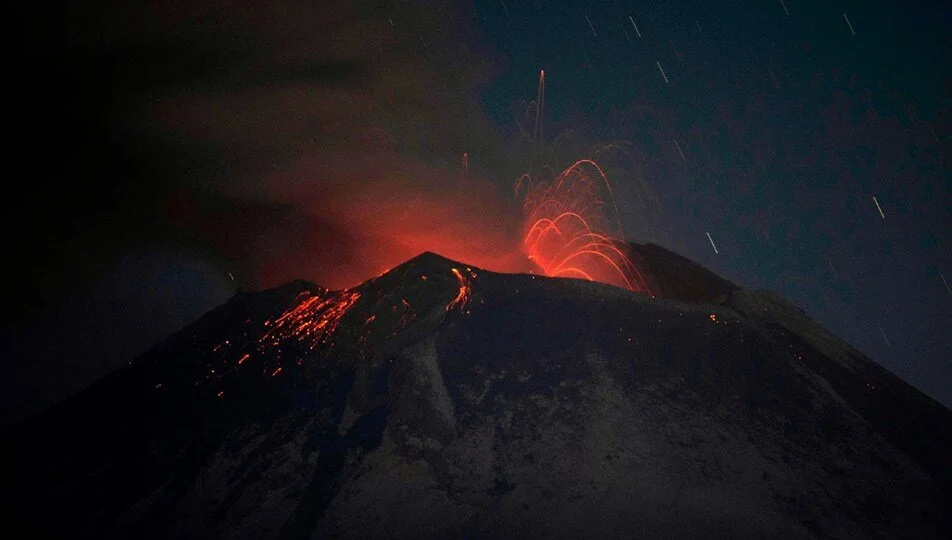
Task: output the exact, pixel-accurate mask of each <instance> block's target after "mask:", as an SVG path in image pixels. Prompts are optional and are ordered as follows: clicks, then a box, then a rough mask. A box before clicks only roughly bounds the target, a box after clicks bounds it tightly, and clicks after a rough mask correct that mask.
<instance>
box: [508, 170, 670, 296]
mask: <svg viewBox="0 0 952 540" xmlns="http://www.w3.org/2000/svg"><path fill="white" fill-rule="evenodd" d="M516 194H517V195H522V196H523V197H524V199H523V218H524V221H523V224H524V231H523V239H522V248H523V251H524V253H525V254H526V256H528V257H529V259H530V260H531V261H532V262H534V263H535V264H536V265H537V266H538V267H539V268H540V269H541V270H542V272H543V273H544V274H545V275H547V276H551V277H576V278H582V279H587V280H590V281H600V282H604V283H609V284H612V285H615V286H618V287H623V288H625V289H628V290H630V291H636V292H643V293H647V294H651V290H650V288H649V287H648V285H647V282H646V281H645V279H644V277H643V276H642V275H641V273H640V272H639V270H638V268H637V267H636V266H635V264H634V263H633V262H632V260H631V256H630V248H629V247H628V246H627V244H625V243H623V242H622V241H620V240H619V239H621V238H622V237H623V233H622V228H621V224H620V223H619V221H618V212H617V210H616V208H615V204H614V197H613V195H612V192H611V186H610V185H609V183H608V179H607V178H606V177H605V173H604V172H603V171H602V169H601V168H600V167H599V166H598V164H596V163H595V162H594V161H592V160H589V159H582V160H579V161H576V162H575V163H574V164H572V165H571V166H570V167H569V168H567V169H565V170H564V171H562V173H560V174H559V175H558V176H556V177H555V178H553V179H552V180H551V181H539V182H536V181H534V180H533V178H532V177H531V176H530V175H529V174H525V175H523V176H522V177H521V178H520V179H519V181H518V182H517V183H516Z"/></svg>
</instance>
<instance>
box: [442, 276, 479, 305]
mask: <svg viewBox="0 0 952 540" xmlns="http://www.w3.org/2000/svg"><path fill="white" fill-rule="evenodd" d="M466 270H467V271H468V272H469V273H470V275H472V276H473V277H475V274H473V272H472V270H470V269H469V268H467V269H466ZM452 272H453V275H454V276H456V281H458V282H459V291H458V292H457V293H456V298H454V299H453V300H452V301H451V302H450V303H449V304H446V311H451V310H452V309H453V308H455V307H459V309H460V311H464V310H465V309H466V304H467V303H468V302H469V298H470V295H472V293H473V287H472V285H470V282H469V278H468V277H466V276H464V275H463V273H462V272H460V271H459V269H458V268H453V269H452Z"/></svg>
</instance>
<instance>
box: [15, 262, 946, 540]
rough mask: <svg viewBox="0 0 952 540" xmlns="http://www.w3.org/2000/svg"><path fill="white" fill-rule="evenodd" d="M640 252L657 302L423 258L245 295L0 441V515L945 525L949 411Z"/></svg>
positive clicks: (337, 530)
mask: <svg viewBox="0 0 952 540" xmlns="http://www.w3.org/2000/svg"><path fill="white" fill-rule="evenodd" d="M635 251H636V253H637V254H638V256H639V258H640V262H639V264H641V265H642V266H643V268H646V269H647V270H648V271H649V272H650V273H651V274H652V276H653V277H654V281H653V286H654V288H655V289H656V291H655V292H656V293H657V294H656V297H654V298H652V297H650V296H645V295H640V294H634V293H630V292H628V291H625V290H621V289H618V288H614V287H611V286H607V285H602V284H598V283H590V282H585V281H579V280H572V279H550V278H543V277H539V276H533V275H503V274H494V273H491V272H487V271H483V270H481V269H478V268H474V267H468V266H467V265H466V264H464V263H459V262H454V261H450V260H447V259H444V258H442V257H439V256H437V255H435V254H431V253H426V254H423V255H421V256H419V257H417V258H415V259H413V260H411V261H408V262H407V263H405V264H403V265H401V266H399V267H397V268H395V269H393V270H392V271H390V272H388V273H386V274H384V275H382V276H380V277H378V278H375V279H372V280H370V281H368V282H366V283H364V284H362V285H360V286H358V287H356V288H354V289H351V290H347V291H328V290H326V289H323V288H320V287H318V286H316V285H313V284H311V283H307V282H301V281H299V282H293V283H289V284H287V285H285V286H282V287H278V288H276V289H271V290H267V291H262V292H258V293H245V294H240V295H238V296H235V297H234V298H232V299H231V300H230V301H228V302H227V303H226V304H224V305H222V306H220V307H219V308H217V309H215V310H213V311H211V312H210V313H208V314H206V315H205V316H204V317H202V318H201V319H200V320H198V321H197V322H195V323H194V324H192V325H191V326H189V327H187V328H185V329H183V330H182V331H180V332H178V333H176V334H174V335H173V336H171V337H170V338H168V339H166V340H165V341H163V342H162V343H160V344H159V345H157V346H156V347H154V348H153V349H151V350H150V351H149V352H147V353H146V354H144V355H142V356H141V357H139V358H136V359H135V360H134V361H132V362H131V363H130V364H129V365H128V366H127V367H125V368H123V369H121V370H119V371H117V372H115V373H113V374H111V375H110V376H108V377H106V378H105V379H103V380H101V381H99V382H98V383H97V384H95V385H93V386H92V387H90V388H88V389H86V390H85V391H83V392H81V393H79V394H77V395H76V396H74V397H72V398H70V399H67V400H66V401H64V402H63V403H61V404H60V405H58V406H56V407H54V408H53V409H51V410H49V411H47V412H46V413H44V414H42V415H40V416H39V417H37V418H34V419H32V420H30V421H28V422H25V423H23V424H21V425H19V426H17V427H16V428H14V429H12V430H10V431H8V432H7V433H5V434H4V436H3V440H2V446H0V448H2V452H3V461H2V463H3V467H4V469H5V470H4V472H3V478H4V483H3V485H4V490H5V491H7V494H6V496H5V497H4V500H6V501H13V504H12V506H11V505H9V504H8V505H7V506H6V507H5V510H7V511H10V512H11V515H10V516H8V518H7V524H8V526H9V527H20V528H19V530H21V531H26V532H27V533H28V535H32V536H35V537H38V538H49V537H70V538H75V537H95V538H120V537H136V538H168V537H175V538H190V537H194V538H217V537H227V538H233V537H242V538H243V537H253V538H259V537H281V538H311V537H313V538H325V537H432V536H454V537H459V536H466V537H472V536H507V537H508V536H522V537H583V536H584V537H626V538H629V537H635V536H640V537H686V536H698V537H701V536H703V537H726V536H731V537H763V536H768V535H769V536H772V537H785V538H816V537H834V538H853V537H869V536H889V537H910V538H912V537H914V538H940V537H950V536H952V518H950V515H952V513H950V512H949V510H950V509H952V473H950V471H952V461H950V460H952V412H950V411H949V410H947V409H945V408H944V407H942V406H941V405H939V404H938V403H936V402H935V401H933V400H931V399H929V398H928V397H926V396H924V395H923V394H921V393H920V392H918V391H917V390H915V389H914V388H912V387H911V386H909V385H907V384H906V383H904V382H902V381H901V380H900V379H898V378H897V377H896V376H894V375H892V374H891V373H889V372H888V371H886V370H885V369H883V368H882V367H880V366H878V365H876V364H875V363H873V362H872V361H871V360H869V359H868V358H866V357H865V356H863V355H862V354H860V353H859V352H858V351H856V350H855V349H853V348H852V347H850V346H849V345H847V344H845V343H844V342H843V341H841V340H839V339H838V338H837V337H836V336H834V335H832V334H831V333H829V332H827V331H825V330H824V329H823V328H822V327H820V326H819V325H817V324H816V323H814V322H813V321H811V320H810V319H809V318H808V317H807V316H806V315H805V314H804V313H803V312H802V311H800V310H799V309H798V308H796V307H795V306H792V305H790V304H788V303H786V302H785V301H783V300H782V299H779V298H776V297H774V296H773V295H771V294H769V293H766V292H758V291H746V290H743V289H741V288H739V287H736V286H734V285H733V284H731V283H729V282H727V281H726V280H723V279H721V278H719V277H718V276H716V275H714V274H712V273H710V272H708V271H707V270H705V269H703V268H701V267H700V266H698V265H696V264H694V263H692V262H690V261H688V260H687V259H684V258H683V257H680V256H678V255H676V254H673V253H671V252H668V251H667V250H664V249H663V248H660V247H658V246H635ZM13 530H17V529H16V528H14V529H13Z"/></svg>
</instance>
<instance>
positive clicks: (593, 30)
mask: <svg viewBox="0 0 952 540" xmlns="http://www.w3.org/2000/svg"><path fill="white" fill-rule="evenodd" d="M585 20H586V21H588V27H589V28H591V29H592V35H593V36H595V37H598V34H596V33H595V27H594V26H592V19H589V18H588V15H586V16H585Z"/></svg>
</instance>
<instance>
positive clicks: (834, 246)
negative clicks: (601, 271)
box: [0, 0, 952, 424]
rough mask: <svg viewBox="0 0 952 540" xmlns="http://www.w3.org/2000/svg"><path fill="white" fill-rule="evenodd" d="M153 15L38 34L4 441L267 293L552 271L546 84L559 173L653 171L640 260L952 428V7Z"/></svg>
mask: <svg viewBox="0 0 952 540" xmlns="http://www.w3.org/2000/svg"><path fill="white" fill-rule="evenodd" d="M152 4H153V5H146V4H144V3H143V4H141V5H140V4H137V3H132V4H130V3H128V2H109V1H103V2H95V3H83V4H82V5H77V6H73V7H68V8H65V10H64V8H63V6H61V5H59V4H58V3H57V4H54V3H52V2H36V3H30V5H29V6H22V7H12V8H8V9H9V10H11V13H10V14H9V15H10V20H12V21H13V24H12V25H11V28H12V30H11V32H10V35H9V36H8V39H9V40H10V44H9V49H10V50H11V51H13V55H12V59H11V60H10V62H9V66H8V69H7V72H8V77H7V80H8V83H7V85H6V86H7V94H8V99H7V104H8V108H9V111H8V115H7V116H8V119H9V120H8V126H10V127H11V129H9V130H8V133H9V134H12V135H13V138H14V139H15V142H14V143H12V145H10V146H9V151H10V153H9V158H8V163H9V165H8V169H9V171H10V172H9V173H8V174H9V175H10V176H9V179H8V186H11V187H9V188H8V189H9V190H10V193H9V194H8V196H7V197H6V198H5V203H6V206H7V207H6V212H5V214H6V215H7V216H8V225H7V235H8V237H9V238H11V241H10V242H9V246H10V247H9V248H8V249H10V250H12V253H11V256H10V257H8V258H7V259H8V261H10V262H8V265H9V268H10V269H12V272H10V275H12V278H11V280H10V281H8V290H9V292H8V296H9V297H10V298H11V299H10V300H9V301H8V302H5V304H6V306H7V309H6V310H4V334H5V335H4V336H3V337H4V339H3V349H2V350H0V353H2V356H3V361H4V362H5V363H6V364H7V365H6V367H7V368H8V373H9V374H10V375H9V376H6V377H4V378H3V380H4V383H3V385H2V388H0V392H2V395H3V396H4V397H3V400H2V419H3V423H4V424H6V423H9V422H10V421H12V420H13V419H16V418H18V417H22V416H23V415H24V414H27V413H29V412H32V411H36V410H38V409H39V408H42V407H43V406H46V405H48V404H49V403H51V402H52V401H54V400H56V399H60V398H62V397H63V396H65V395H67V394H69V393H71V392H74V391H76V390H77V389H79V388H81V387H82V386H84V385H87V384H89V383H90V382H91V381H92V380H94V379H95V378H97V377H99V376H102V375H103V374H104V373H106V372H108V371H109V370H110V369H114V368H115V367H117V366H119V365H121V364H122V363H123V362H125V361H126V360H128V359H130V358H131V357H132V356H134V355H135V354H137V353H139V352H141V351H142V350H143V349H145V348H147V347H148V346H150V345H151V344H153V343H154V342H156V341H157V340H158V339H161V338H162V337H163V336H165V335H167V334H168V333H170V332H172V331H174V330H176V329H178V328H180V327H182V326H183V325H185V324H187V323H188V322H190V321H191V320H194V319H195V318H197V317H198V316H199V315H201V314H202V313H204V312H205V311H207V310H208V309H210V308H212V307H214V306H215V305H217V304H219V303H221V302H223V301H224V300H225V299H227V298H228V296H229V295H231V294H232V293H233V292H234V291H235V290H236V288H238V287H243V288H245V289H257V288H261V287H266V286H272V285H277V284H280V283H282V282H285V281H288V280H290V279H294V278H306V279H311V280H313V281H315V282H317V283H319V284H323V285H327V286H330V287H344V286H349V285H353V284H355V283H357V282H359V281H360V280H363V279H366V278H368V277H371V276H373V275H376V274H378V273H380V272H381V271H384V270H386V269H387V268H389V267H391V266H392V265H394V264H396V263H399V262H401V261H402V260H404V259H406V258H409V257H412V256H413V255H414V254H416V253H418V252H420V251H423V250H426V249H429V250H433V251H437V252H440V253H443V254H445V255H447V256H450V257H454V258H460V259H464V260H467V261H468V262H471V263H473V264H477V265H481V266H485V267H488V268H490V269H498V270H516V269H520V268H519V266H520V265H521V264H523V262H522V261H521V260H519V261H517V260H514V259H513V254H512V251H511V249H510V248H511V245H512V242H513V238H514V235H515V231H516V230H517V228H518V213H517V212H516V211H515V208H516V207H517V202H516V201H515V200H514V198H513V195H512V186H513V183H514V181H515V179H516V178H517V177H518V176H519V174H520V173H521V172H523V171H525V170H526V168H527V167H528V165H529V163H531V162H532V160H533V158H534V155H533V151H532V148H533V146H532V144H531V140H530V139H531V132H532V128H533V122H534V117H533V115H534V110H535V109H534V104H533V103H532V100H534V99H535V97H536V91H537V83H538V76H539V71H540V70H543V69H544V70H545V74H546V76H545V79H546V100H545V111H544V120H545V139H544V141H543V147H544V156H545V159H546V160H547V161H548V162H549V164H551V165H552V166H554V167H560V166H565V165H567V164H569V163H571V162H572V161H574V160H575V159H578V158H582V157H590V156H591V155H592V153H593V152H594V151H595V150H596V149H598V148H600V147H602V146H604V145H606V144H616V145H617V146H619V147H621V148H624V149H625V150H626V152H627V154H626V155H627V156H629V158H626V159H625V160H621V161H623V162H624V163H622V164H620V165H617V166H614V165H606V168H607V169H608V171H609V177H610V178H609V179H610V181H611V182H612V185H613V188H614V189H615V195H616V199H617V201H616V202H617V205H618V207H619V213H620V215H621V216H622V221H623V225H624V227H625V229H626V233H627V235H628V237H629V239H631V240H638V241H646V240H647V241H655V242H658V243H660V244H662V245H665V246H667V247H669V248H672V249H675V250H676V251H679V252H681V253H683V254H685V255H687V256H689V257H691V258H693V259H695V260H697V261H699V262H701V263H702V264H704V265H706V266H708V267H710V268H712V269H713V270H715V271H716V272H718V273H720V274H722V275H723V276H725V277H727V278H728V279H731V280H732V281H734V282H735V283H738V284H740V285H742V286H744V287H747V288H765V289H771V290H774V291H776V292H779V293H780V294H782V295H784V296H785V297H787V298H788V299H790V300H791V301H793V302H794V303H796V304H797V305H799V306H801V307H802V308H803V309H805V310H806V311H807V313H809V314H810V315H811V316H812V317H814V318H815V319H817V320H818V321H820V322H821V323H823V324H824V325H825V326H827V327H828V328H830V329H831V330H833V331H834V332H835V333H837V334H839V335H840V336H842V337H844V338H845V339H846V340H847V341H849V342H850V343H851V344H853V345H855V346H856V347H858V348H859V349H860V350H862V351H863V352H865V353H866V354H868V355H869V356H870V357H871V358H873V359H874V360H875V361H877V362H879V363H881V364H882V365H884V366H885V367H887V368H888V369H890V370H891V371H893V372H895V373H897V374H898V375H900V376H901V377H903V378H904V379H906V380H907V381H909V382H911V383H912V384H914V385H915V386H917V387H918V388H920V389H921V390H923V391H924V392H925V393H927V394H929V395H930V396H933V397H935V398H936V399H938V400H939V401H941V402H943V403H944V404H945V405H947V406H949V405H952V354H950V352H952V291H950V290H949V287H952V284H949V283H948V282H950V281H952V193H950V192H952V169H950V144H952V107H950V103H952V99H950V98H952V8H950V7H949V5H948V4H947V3H942V2H938V1H936V2H900V1H892V2H858V1H854V2H848V1H833V2H829V1H819V0H818V1H809V2H808V1H799V0H785V1H784V2H780V1H779V0H778V1H776V2H773V1H768V0H756V1H755V0H737V1H732V2H701V1H681V2H675V1H662V0H650V1H648V0H639V1H634V2H623V1H608V2H552V1H546V2H518V1H516V0H508V1H505V2H503V1H500V0H487V1H481V2H476V3H465V2H464V3H457V2H445V3H443V2H425V3H423V2H420V3H416V4H413V3H399V2H337V1H332V2H313V1H312V2H286V3H273V2H265V3H260V4H267V5H261V6H257V5H255V4H259V3H251V2H232V1H228V0H220V1H210V2H165V3H161V4H158V3H152ZM635 25H637V29H636V28H635ZM662 70H663V73H662ZM665 79H667V80H665ZM464 152H465V153H468V155H469V160H468V171H467V174H466V175H465V176H464V175H463V174H462V171H461V162H462V155H463V153H464ZM682 154H683V157H682ZM874 197H875V198H876V200H875V202H874V199H873V198H874ZM877 202H878V204H879V207H880V208H881V210H882V215H880V210H879V209H878V208H877V206H876V203H877ZM708 233H709V234H710V239H711V240H713V242H714V243H715V244H716V246H717V253H715V251H714V249H713V247H712V245H711V240H709V239H708Z"/></svg>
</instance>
